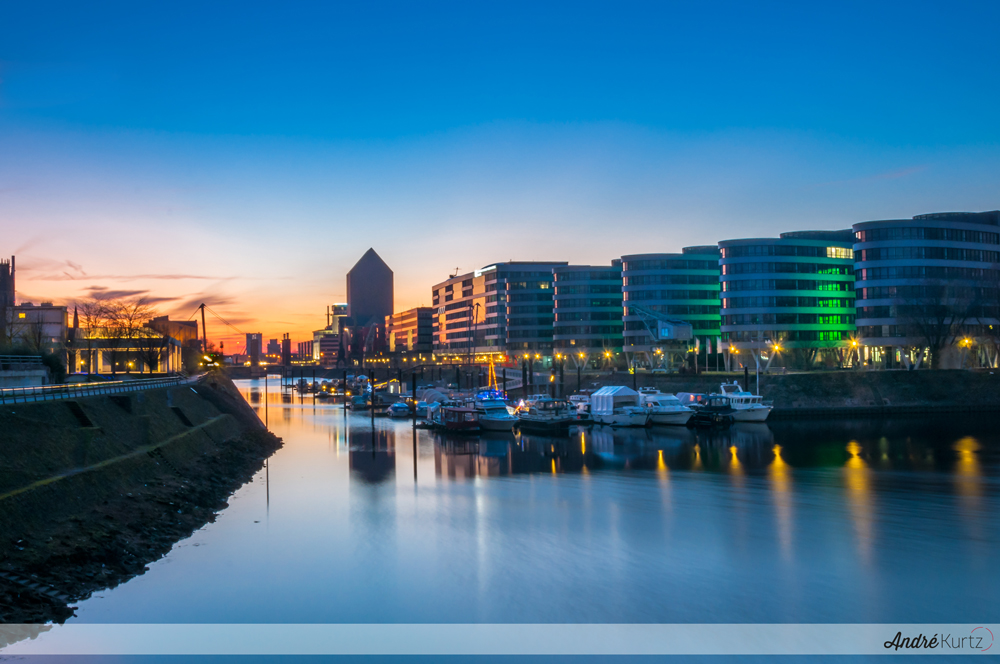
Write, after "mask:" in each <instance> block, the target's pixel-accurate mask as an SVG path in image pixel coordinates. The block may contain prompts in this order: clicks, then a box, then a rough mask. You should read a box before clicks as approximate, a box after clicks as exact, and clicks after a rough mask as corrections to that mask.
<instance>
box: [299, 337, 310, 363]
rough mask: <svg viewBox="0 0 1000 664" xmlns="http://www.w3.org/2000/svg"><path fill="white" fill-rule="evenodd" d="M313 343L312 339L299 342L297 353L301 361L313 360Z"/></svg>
mask: <svg viewBox="0 0 1000 664" xmlns="http://www.w3.org/2000/svg"><path fill="white" fill-rule="evenodd" d="M313 345H314V344H313V342H312V340H311V339H310V340H309V341H299V342H298V343H297V351H298V353H297V354H296V358H298V360H299V362H311V361H312V360H313Z"/></svg>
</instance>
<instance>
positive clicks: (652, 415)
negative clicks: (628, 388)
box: [639, 388, 694, 426]
mask: <svg viewBox="0 0 1000 664" xmlns="http://www.w3.org/2000/svg"><path fill="white" fill-rule="evenodd" d="M643 390H646V391H643ZM639 396H640V397H641V399H642V405H643V406H645V407H646V409H647V410H648V411H649V423H650V424H677V425H681V426H683V425H685V424H687V423H688V420H690V419H691V416H692V415H694V411H693V410H692V409H690V408H688V407H687V406H685V405H684V404H682V403H681V400H680V399H678V398H677V397H675V396H674V395H672V394H664V393H663V392H660V391H659V390H653V391H650V389H649V388H642V389H641V390H640V391H639Z"/></svg>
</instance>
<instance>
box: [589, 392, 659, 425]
mask: <svg viewBox="0 0 1000 664" xmlns="http://www.w3.org/2000/svg"><path fill="white" fill-rule="evenodd" d="M590 416H591V417H593V418H594V422H596V423H597V424H608V425H611V426H613V427H644V426H646V425H647V424H649V410H648V409H647V408H643V406H642V404H641V403H640V401H639V393H638V392H636V391H635V390H633V389H630V388H628V387H625V386H624V385H607V386H605V387H602V388H601V389H599V390H597V391H596V392H594V393H593V394H592V395H590Z"/></svg>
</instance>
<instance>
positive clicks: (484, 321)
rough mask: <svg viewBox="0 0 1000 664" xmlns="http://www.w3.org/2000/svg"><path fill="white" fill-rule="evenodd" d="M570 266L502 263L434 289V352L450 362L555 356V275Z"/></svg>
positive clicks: (459, 276)
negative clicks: (485, 357)
mask: <svg viewBox="0 0 1000 664" xmlns="http://www.w3.org/2000/svg"><path fill="white" fill-rule="evenodd" d="M564 265H567V263H565V262H524V263H521V262H508V263H496V264H493V265H489V266H487V267H484V268H483V269H481V270H476V271H475V272H469V273H467V274H462V275H455V276H453V277H451V278H449V279H448V280H447V281H443V282H441V283H439V284H436V285H435V286H434V287H433V289H432V303H433V305H434V307H433V308H434V310H435V311H434V322H433V334H434V351H435V353H438V354H439V355H443V356H445V357H448V356H452V357H455V358H460V357H463V356H471V355H476V354H478V355H492V356H504V355H506V354H508V353H509V354H518V355H520V354H526V353H528V352H529V351H531V352H532V353H534V354H539V355H543V356H551V354H552V343H553V342H552V323H553V313H552V309H553V295H552V293H553V288H552V284H553V276H552V270H553V269H554V268H557V267H562V266H564Z"/></svg>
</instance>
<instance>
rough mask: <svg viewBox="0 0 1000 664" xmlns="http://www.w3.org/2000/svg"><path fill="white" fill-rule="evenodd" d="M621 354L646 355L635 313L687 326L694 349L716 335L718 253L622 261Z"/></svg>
mask: <svg viewBox="0 0 1000 664" xmlns="http://www.w3.org/2000/svg"><path fill="white" fill-rule="evenodd" d="M622 291H623V309H624V310H623V313H624V318H623V320H624V330H623V332H622V335H623V349H624V351H625V352H626V353H650V352H652V351H653V347H654V344H653V339H652V337H651V336H650V333H649V331H648V329H647V327H646V324H645V323H643V321H642V319H641V317H640V316H639V312H638V311H637V310H636V308H641V309H645V310H646V311H649V312H652V313H654V314H656V315H659V316H664V317H667V318H670V319H674V320H680V321H684V322H686V323H690V324H691V327H692V331H693V333H694V336H695V338H696V339H698V343H699V344H700V345H703V346H705V347H706V348H708V347H709V346H707V345H706V344H708V343H709V342H714V341H715V340H716V339H717V338H718V337H719V334H720V327H719V323H720V317H719V307H720V304H719V249H718V247H716V246H706V247H685V248H684V249H682V250H681V253H679V254H633V255H630V256H622Z"/></svg>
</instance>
